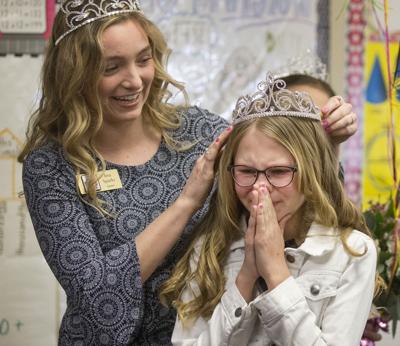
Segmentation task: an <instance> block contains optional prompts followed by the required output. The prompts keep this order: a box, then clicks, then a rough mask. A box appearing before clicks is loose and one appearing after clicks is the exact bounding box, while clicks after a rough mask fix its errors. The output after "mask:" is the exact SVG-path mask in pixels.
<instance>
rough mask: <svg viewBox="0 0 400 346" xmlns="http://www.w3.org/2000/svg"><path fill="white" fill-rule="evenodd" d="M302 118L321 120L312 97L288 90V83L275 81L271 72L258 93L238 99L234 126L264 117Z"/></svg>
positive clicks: (261, 84) (233, 115) (233, 118)
mask: <svg viewBox="0 0 400 346" xmlns="http://www.w3.org/2000/svg"><path fill="white" fill-rule="evenodd" d="M273 116H283V117H300V118H308V119H312V120H317V121H320V120H321V113H320V110H319V108H318V107H317V106H315V105H314V102H313V101H312V99H311V97H310V95H308V94H307V93H304V92H299V91H290V90H288V89H286V83H285V82H284V81H283V80H281V79H274V77H273V75H272V73H271V72H268V73H267V76H266V79H265V80H263V81H261V82H260V83H258V85H257V91H256V92H255V93H254V94H252V95H245V96H242V97H240V98H239V99H238V101H237V103H236V106H235V109H234V111H233V113H232V123H233V125H236V124H239V123H241V122H242V121H245V120H250V119H254V118H262V117H273Z"/></svg>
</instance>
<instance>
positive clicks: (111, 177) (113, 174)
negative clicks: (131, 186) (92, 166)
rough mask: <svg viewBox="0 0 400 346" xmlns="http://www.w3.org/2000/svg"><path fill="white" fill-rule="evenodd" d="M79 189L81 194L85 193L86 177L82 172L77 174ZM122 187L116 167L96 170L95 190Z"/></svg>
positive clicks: (100, 190)
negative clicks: (102, 170)
mask: <svg viewBox="0 0 400 346" xmlns="http://www.w3.org/2000/svg"><path fill="white" fill-rule="evenodd" d="M77 180H78V187H79V191H80V193H81V194H82V195H85V194H86V193H87V183H88V180H89V179H88V177H87V175H84V174H78V175H77ZM121 187H122V183H121V179H120V177H119V174H118V171H117V170H116V169H110V170H107V171H105V172H104V173H103V172H97V182H96V191H97V192H103V191H109V190H117V189H120V188H121Z"/></svg>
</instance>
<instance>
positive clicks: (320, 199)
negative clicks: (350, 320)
mask: <svg viewBox="0 0 400 346" xmlns="http://www.w3.org/2000/svg"><path fill="white" fill-rule="evenodd" d="M253 128H255V129H257V130H258V131H260V132H261V133H263V134H265V135H266V136H268V137H271V138H273V139H274V140H276V141H277V142H278V143H280V144H281V145H283V146H284V147H285V148H286V149H287V150H288V151H289V152H290V154H291V155H292V156H293V157H294V159H295V162H296V164H297V168H298V173H297V174H298V179H297V182H298V186H297V187H298V190H299V191H300V192H301V193H303V194H304V197H305V203H304V205H303V207H302V208H300V211H299V213H302V221H303V222H304V223H305V224H308V225H310V224H311V222H312V221H316V222H318V223H319V224H322V225H324V226H327V227H335V228H338V229H339V230H340V231H341V239H342V241H343V244H344V246H345V248H346V250H347V251H348V252H349V253H350V254H352V255H354V256H360V255H362V254H358V253H355V252H354V251H353V250H351V249H350V248H349V246H348V245H347V242H346V239H347V237H348V235H349V234H350V232H351V230H353V229H358V230H360V231H361V232H364V233H366V234H369V231H368V229H367V227H366V224H365V222H364V218H363V216H362V214H361V213H360V211H359V210H358V209H357V208H356V207H355V206H354V205H353V204H352V203H351V202H350V200H349V199H348V198H347V197H346V195H345V192H344V189H343V186H342V184H341V181H340V179H339V177H338V174H337V164H338V162H337V158H336V156H335V154H334V152H333V150H332V148H331V145H330V143H329V141H328V139H327V137H326V134H325V133H324V130H323V129H322V127H321V125H320V124H319V123H318V122H316V121H312V120H309V119H299V118H293V117H264V118H257V119H253V120H249V121H245V122H242V123H240V124H238V125H235V127H234V129H233V132H232V134H231V135H230V136H229V139H228V141H227V143H226V146H225V149H224V151H223V153H222V156H221V160H220V162H219V167H218V174H219V175H218V190H217V192H216V194H215V195H214V196H213V198H212V200H211V204H210V208H209V213H208V214H207V215H206V217H205V219H204V220H203V221H202V223H201V224H199V226H198V227H197V228H196V231H195V235H194V239H193V241H192V242H191V245H190V246H189V249H188V250H187V252H186V253H185V255H184V256H183V257H182V259H181V260H180V261H179V262H178V264H177V266H176V267H175V269H174V271H173V273H172V276H171V277H170V279H168V280H167V281H166V282H165V283H164V285H163V286H162V288H161V293H160V298H161V300H162V302H163V303H166V304H172V306H174V307H175V308H176V309H177V311H178V316H179V318H180V319H181V320H182V321H183V322H185V321H187V320H191V319H195V318H197V317H199V316H202V317H204V318H209V317H210V316H211V314H212V312H213V310H214V308H215V306H216V305H217V304H218V302H219V301H220V299H221V297H222V295H223V293H224V287H225V276H224V271H223V269H224V265H225V262H226V260H227V257H228V255H229V252H230V245H231V244H232V242H233V241H234V240H237V239H239V238H241V237H243V233H242V232H243V230H241V229H240V228H239V222H240V217H241V215H242V213H243V212H244V208H243V207H242V206H241V204H240V201H239V200H238V198H237V197H236V194H235V188H234V182H233V179H232V177H231V174H230V172H229V171H228V169H227V167H228V166H229V165H231V164H232V163H233V160H234V157H235V154H236V152H237V149H238V146H239V143H240V141H241V139H242V138H243V136H244V135H245V134H246V133H248V132H249V131H250V130H251V129H253ZM302 236H303V237H304V236H305V234H304V235H302ZM200 237H201V238H202V245H201V249H200V250H195V247H194V246H195V244H196V243H197V241H198V240H199V238H200ZM197 257H198V264H197V267H196V268H192V267H191V266H190V263H191V261H193V259H197ZM190 282H192V284H193V283H195V287H193V286H189V283H190ZM185 288H189V289H192V290H193V293H194V299H193V300H191V301H188V302H187V301H183V299H182V296H181V295H182V292H183V291H184V289H185Z"/></svg>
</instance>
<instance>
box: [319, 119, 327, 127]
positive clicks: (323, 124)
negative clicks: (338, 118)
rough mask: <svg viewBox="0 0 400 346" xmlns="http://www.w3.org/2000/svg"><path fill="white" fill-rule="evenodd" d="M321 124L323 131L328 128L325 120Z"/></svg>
mask: <svg viewBox="0 0 400 346" xmlns="http://www.w3.org/2000/svg"><path fill="white" fill-rule="evenodd" d="M321 124H322V126H323V128H324V129H326V128H327V127H328V126H329V123H328V121H326V120H325V119H323V120H322V121H321Z"/></svg>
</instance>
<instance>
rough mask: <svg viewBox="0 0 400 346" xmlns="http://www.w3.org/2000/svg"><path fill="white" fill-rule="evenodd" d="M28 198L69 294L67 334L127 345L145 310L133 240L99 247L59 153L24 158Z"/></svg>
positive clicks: (54, 268)
mask: <svg viewBox="0 0 400 346" xmlns="http://www.w3.org/2000/svg"><path fill="white" fill-rule="evenodd" d="M23 184H24V192H25V197H26V202H27V205H28V209H29V213H30V215H31V219H32V222H33V226H34V229H35V233H36V236H37V239H38V241H39V245H40V247H41V250H42V252H43V255H44V257H45V259H46V261H47V262H48V264H49V266H50V268H51V270H52V271H53V273H54V275H55V276H56V278H57V280H58V281H59V283H60V284H61V286H62V287H63V288H64V290H65V292H66V295H67V304H68V308H67V314H69V317H70V319H69V320H71V321H72V323H70V324H69V323H67V324H64V325H63V327H62V328H67V329H69V330H67V331H66V332H65V333H63V334H66V335H69V336H70V337H71V340H69V341H71V344H72V341H73V340H74V339H73V337H74V334H80V335H79V337H80V338H82V334H83V335H84V337H85V339H86V340H88V339H89V338H95V337H96V335H97V336H99V335H100V336H102V337H103V340H106V339H109V340H110V342H109V343H108V344H109V345H114V343H115V345H117V344H118V345H125V344H127V342H128V340H129V337H130V336H131V335H135V334H136V331H137V330H138V328H139V327H140V325H141V320H142V316H143V288H142V282H141V276H140V265H139V260H138V256H137V252H136V247H135V242H134V241H133V239H132V241H127V242H126V243H125V244H122V245H120V246H116V247H114V248H113V249H112V250H111V251H108V252H103V250H102V248H101V246H100V242H99V240H98V238H97V236H96V233H95V231H94V229H93V226H92V224H91V221H90V218H89V215H88V212H87V209H86V207H85V205H84V204H83V202H82V201H81V200H80V198H79V197H78V194H77V192H76V188H75V175H74V172H73V170H72V168H71V167H70V166H69V165H68V164H67V163H66V161H65V160H64V161H63V159H62V156H61V155H60V154H57V153H56V152H55V151H51V150H40V149H38V150H35V151H33V152H32V153H31V154H30V155H29V156H28V158H27V159H26V160H25V162H24V166H23Z"/></svg>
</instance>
